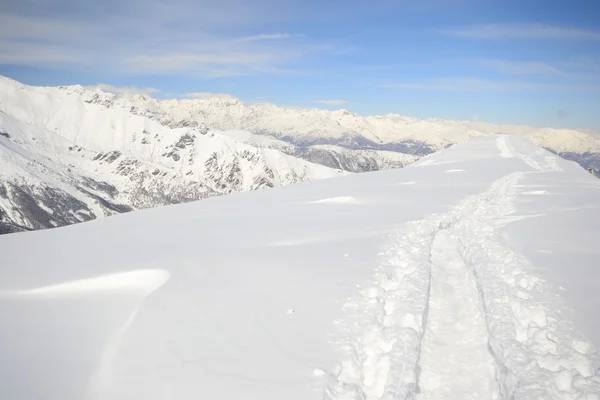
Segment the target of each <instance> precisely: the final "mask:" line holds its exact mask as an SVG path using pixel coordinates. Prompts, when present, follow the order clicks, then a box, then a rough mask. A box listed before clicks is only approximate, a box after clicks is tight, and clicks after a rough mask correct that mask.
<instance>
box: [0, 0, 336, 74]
mask: <svg viewBox="0 0 600 400" xmlns="http://www.w3.org/2000/svg"><path fill="white" fill-rule="evenodd" d="M56 2H57V3H59V4H58V5H57V7H53V6H50V5H45V4H44V3H43V2H41V3H40V5H39V7H32V6H31V4H29V7H27V6H26V4H25V3H30V1H26V0H24V1H23V4H21V3H15V7H11V9H10V11H9V12H3V7H2V6H0V64H15V65H30V66H44V67H48V66H51V67H61V68H71V69H77V68H81V67H82V66H84V67H86V68H100V67H101V68H102V71H103V72H105V71H110V72H114V73H120V74H138V75H139V74H180V75H181V74H185V75H193V76H196V77H202V78H219V77H230V76H243V75H258V74H273V75H282V74H295V73H297V70H298V69H299V67H298V66H297V65H298V64H301V60H302V59H303V58H305V57H309V56H311V55H313V54H316V53H319V54H321V55H323V56H327V55H330V56H333V55H334V54H335V53H336V51H339V50H340V49H342V48H343V46H342V45H341V44H336V43H331V42H329V43H328V42H326V41H323V40H318V39H315V38H309V37H306V36H305V35H303V34H296V33H285V32H283V33H262V34H258V35H248V36H241V37H240V32H242V33H243V32H244V31H246V32H247V31H254V32H256V29H257V28H260V27H261V26H263V25H264V24H266V23H269V22H273V21H277V20H278V19H280V20H281V19H282V18H284V16H283V11H281V10H279V9H277V10H275V9H272V7H271V6H272V4H271V2H270V1H267V0H257V1H256V2H253V4H252V6H249V5H248V4H247V3H246V2H245V1H242V0H222V1H220V2H218V4H214V2H211V1H210V0H197V1H191V0H174V3H175V4H172V5H171V4H170V5H169V6H168V7H167V6H166V5H165V3H164V2H163V1H162V0H147V1H142V0H129V1H126V2H123V4H120V2H118V1H115V0H107V4H106V7H100V6H97V5H94V4H93V3H92V2H81V3H76V4H75V3H73V4H71V3H72V2H71V1H70V0H56ZM59 6H60V7H59ZM62 6H64V7H65V10H66V9H68V10H69V12H64V11H60V12H57V11H56V10H57V9H61V7H62ZM267 11H269V12H267ZM198 14H202V15H203V19H202V21H200V22H199V21H198V20H197V19H195V18H192V17H191V16H192V15H198ZM90 15H94V18H90ZM291 39H294V40H291Z"/></svg>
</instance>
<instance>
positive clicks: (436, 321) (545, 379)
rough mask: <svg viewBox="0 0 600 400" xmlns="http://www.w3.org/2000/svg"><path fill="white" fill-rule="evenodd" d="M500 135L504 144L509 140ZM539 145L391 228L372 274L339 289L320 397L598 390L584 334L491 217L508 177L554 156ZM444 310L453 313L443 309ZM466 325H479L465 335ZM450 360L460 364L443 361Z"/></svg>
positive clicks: (564, 395)
mask: <svg viewBox="0 0 600 400" xmlns="http://www.w3.org/2000/svg"><path fill="white" fill-rule="evenodd" d="M498 145H499V148H500V150H501V151H502V152H503V153H506V154H508V153H511V154H513V153H512V150H511V149H510V148H509V147H508V146H506V142H502V141H501V142H498ZM501 145H502V147H501ZM546 154H548V153H546V152H545V151H542V152H540V153H539V154H535V157H531V158H525V157H523V156H522V155H521V154H515V155H516V156H517V157H519V158H524V161H526V162H527V163H528V164H529V165H530V166H531V167H532V168H533V169H534V171H532V172H516V173H512V174H509V175H506V176H504V177H503V178H501V179H499V180H497V181H495V182H494V183H492V184H491V186H490V187H489V189H488V190H486V191H485V192H483V193H481V194H479V195H475V196H471V197H468V198H466V199H464V200H462V201H461V202H459V203H458V204H457V205H456V207H455V208H453V209H452V210H451V211H449V212H448V213H445V214H438V215H435V214H434V215H432V216H430V217H428V218H426V219H424V220H421V221H414V222H410V223H408V224H407V225H406V226H404V227H401V228H400V229H399V231H398V233H396V234H394V235H392V236H391V237H390V240H389V245H388V247H387V249H386V250H385V252H384V261H383V263H382V265H381V266H380V267H379V269H378V271H377V273H376V276H375V279H374V282H373V284H372V286H371V287H369V288H366V289H364V290H362V291H361V292H360V293H359V295H358V296H357V297H356V298H353V299H350V300H349V301H348V303H347V304H346V306H345V313H346V318H344V320H343V321H339V322H338V329H337V337H336V338H334V339H335V340H334V341H335V343H336V344H337V345H338V346H339V347H340V348H341V352H342V354H343V357H342V361H341V362H340V363H339V364H338V365H337V366H336V367H335V368H334V369H332V371H331V372H330V374H329V377H328V378H329V381H328V385H327V387H326V389H325V395H324V398H325V399H327V400H392V399H415V398H419V399H437V398H441V399H443V398H465V399H467V398H490V399H497V398H499V399H527V398H545V399H559V398H560V399H579V398H584V397H585V395H586V394H589V393H600V376H599V375H598V369H597V368H598V367H597V366H596V365H595V364H594V361H593V350H592V348H591V345H590V344H589V343H588V342H587V341H586V340H585V339H584V338H583V337H582V336H581V335H580V334H579V333H578V332H577V331H576V330H575V328H573V327H572V326H571V325H570V324H569V322H567V319H566V318H565V316H564V315H561V311H558V310H561V309H564V307H562V306H561V301H560V299H559V298H558V297H555V296H552V295H550V294H548V293H555V292H556V291H555V290H550V289H549V284H548V283H546V282H544V281H543V280H542V279H541V278H540V277H539V276H537V275H536V274H535V273H534V272H533V268H532V266H531V265H530V264H529V263H528V261H527V260H526V259H525V258H524V257H522V256H520V255H519V254H518V253H516V252H514V251H513V250H511V249H510V248H508V247H507V246H505V245H504V244H502V243H501V241H500V239H499V238H498V237H497V229H498V227H499V226H500V224H501V221H500V219H502V217H505V216H508V215H510V214H512V213H513V205H512V200H513V198H514V197H515V195H516V189H515V185H516V184H517V182H518V181H519V180H520V179H521V178H522V177H523V176H524V174H526V173H537V172H541V171H552V170H555V168H557V167H558V165H557V164H556V162H552V161H550V159H551V158H552V157H553V156H551V155H549V156H546ZM449 310H453V312H455V316H456V319H451V320H450V321H449V320H448V319H447V312H449ZM465 332H466V334H467V335H472V334H473V332H479V333H478V337H475V338H470V339H472V340H470V339H469V340H467V341H466V343H463V342H461V340H460V339H461V337H462V335H464V334H465ZM443 335H448V338H447V339H445V338H444V336H443ZM465 344H466V347H465V348H464V349H463V348H460V347H461V346H462V345H465ZM453 346H457V347H458V348H455V349H452V348H448V347H453ZM430 354H437V357H429V355H430ZM442 354H443V356H441V357H440V355H442ZM469 356H472V358H471V359H469V360H467V361H466V362H465V360H464V359H461V362H460V363H456V362H455V363H453V362H452V361H453V357H469ZM440 360H441V361H440ZM457 364H459V365H460V367H459V369H460V368H462V370H459V371H452V369H453V368H454V369H456V368H457ZM471 367H472V368H471ZM434 378H435V379H434ZM477 393H479V396H480V397H475V396H476V394H477Z"/></svg>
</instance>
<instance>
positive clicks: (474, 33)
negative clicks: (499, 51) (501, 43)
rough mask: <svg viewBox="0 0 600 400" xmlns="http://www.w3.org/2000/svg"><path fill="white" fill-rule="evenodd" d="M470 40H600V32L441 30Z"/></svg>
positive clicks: (535, 27) (521, 27) (524, 27)
mask: <svg viewBox="0 0 600 400" xmlns="http://www.w3.org/2000/svg"><path fill="white" fill-rule="evenodd" d="M440 33H443V34H446V35H452V36H458V37H463V38H469V39H565V40H567V39H570V40H600V31H594V30H586V29H580V28H572V27H561V26H553V25H544V24H484V25H472V26H466V27H459V28H453V29H446V30H441V31H440Z"/></svg>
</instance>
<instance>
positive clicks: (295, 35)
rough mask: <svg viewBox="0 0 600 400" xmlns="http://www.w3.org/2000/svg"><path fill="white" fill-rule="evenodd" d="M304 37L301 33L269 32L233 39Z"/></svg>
mask: <svg viewBox="0 0 600 400" xmlns="http://www.w3.org/2000/svg"><path fill="white" fill-rule="evenodd" d="M302 37H305V36H304V35H303V34H289V33H271V34H261V35H255V36H246V37H242V38H238V39H235V40H234V41H235V42H238V43H247V42H256V41H258V40H279V39H291V38H302Z"/></svg>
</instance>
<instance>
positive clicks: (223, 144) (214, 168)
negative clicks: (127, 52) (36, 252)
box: [0, 78, 346, 233]
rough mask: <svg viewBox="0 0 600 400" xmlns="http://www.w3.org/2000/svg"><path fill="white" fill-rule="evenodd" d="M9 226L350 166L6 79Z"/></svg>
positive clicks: (122, 102) (3, 202) (1, 103)
mask: <svg viewBox="0 0 600 400" xmlns="http://www.w3.org/2000/svg"><path fill="white" fill-rule="evenodd" d="M0 132H1V133H2V134H1V135H0V233H9V232H17V231H22V230H31V229H41V228H49V227H55V226H61V225H66V224H70V223H75V222H80V221H87V220H90V219H94V218H97V217H101V216H105V215H111V214H114V213H120V212H126V211H130V210H135V209H142V208H148V207H153V206H157V205H165V204H173V203H181V202H187V201H191V200H198V199H202V198H207V197H211V196H216V195H221V194H227V193H231V192H237V191H248V190H257V189H261V188H265V187H273V186H281V185H287V184H291V183H297V182H303V181H307V180H312V179H320V178H328V177H333V176H337V175H340V174H345V173H346V172H344V171H341V170H339V169H332V168H328V167H325V166H322V165H317V164H314V163H310V162H308V161H305V160H302V159H299V158H296V157H293V156H289V155H287V154H284V153H282V152H281V151H279V150H276V149H270V148H260V147H256V146H251V145H249V144H245V143H242V142H240V141H236V140H234V139H233V138H229V137H227V135H224V134H222V133H216V132H211V131H209V129H208V128H207V127H206V126H204V125H203V124H200V123H195V122H189V121H180V120H179V121H178V120H175V119H173V118H171V117H170V116H169V115H168V114H165V113H160V112H151V111H149V110H147V109H144V108H142V109H138V108H136V107H135V106H134V105H132V104H130V103H128V99H126V98H123V97H118V96H114V95H111V94H108V93H102V92H93V91H89V90H86V89H83V88H81V87H77V86H75V87H59V88H37V87H31V86H26V85H22V84H20V83H18V82H15V81H13V80H10V79H6V78H2V79H0Z"/></svg>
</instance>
